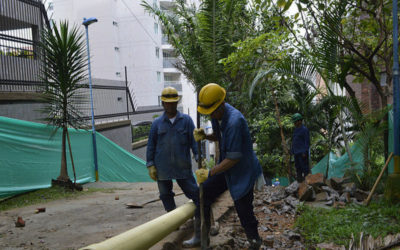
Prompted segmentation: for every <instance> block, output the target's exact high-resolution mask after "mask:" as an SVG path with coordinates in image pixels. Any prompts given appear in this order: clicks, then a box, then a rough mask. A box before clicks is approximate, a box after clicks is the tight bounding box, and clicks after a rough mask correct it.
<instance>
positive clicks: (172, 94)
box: [161, 87, 180, 102]
mask: <svg viewBox="0 0 400 250" xmlns="http://www.w3.org/2000/svg"><path fill="white" fill-rule="evenodd" d="M179 99H180V97H179V95H178V91H177V90H176V89H175V88H173V87H166V88H164V89H163V91H162V92H161V101H163V102H178V101H179Z"/></svg>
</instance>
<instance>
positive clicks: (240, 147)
mask: <svg viewBox="0 0 400 250" xmlns="http://www.w3.org/2000/svg"><path fill="white" fill-rule="evenodd" d="M224 105H225V111H224V115H223V117H222V120H221V125H220V124H219V123H218V120H216V119H211V124H212V127H213V131H214V133H215V135H217V137H218V141H219V150H220V159H219V162H221V161H223V160H224V159H225V158H228V159H231V160H239V161H238V162H237V163H236V164H235V165H234V166H233V167H231V168H230V169H228V170H227V171H225V172H224V174H225V180H226V183H227V185H228V188H229V191H230V193H231V196H232V199H233V200H238V199H240V198H242V197H243V196H244V195H246V194H247V193H248V192H249V191H250V190H251V189H252V188H253V187H254V182H255V181H256V179H257V178H258V176H259V175H260V174H261V172H262V171H261V166H260V163H259V162H258V159H257V157H256V154H255V153H254V151H253V143H252V141H251V138H250V132H249V128H248V126H247V122H246V119H245V118H244V117H243V115H242V113H240V111H239V110H237V109H235V108H234V107H232V106H231V105H229V104H228V103H225V104H224Z"/></svg>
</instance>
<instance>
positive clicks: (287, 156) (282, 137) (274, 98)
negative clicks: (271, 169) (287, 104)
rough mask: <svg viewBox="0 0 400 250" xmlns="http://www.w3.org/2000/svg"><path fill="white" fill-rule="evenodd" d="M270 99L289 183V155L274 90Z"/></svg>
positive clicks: (290, 171) (290, 172)
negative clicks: (272, 104) (272, 101)
mask: <svg viewBox="0 0 400 250" xmlns="http://www.w3.org/2000/svg"><path fill="white" fill-rule="evenodd" d="M271 92H272V99H273V100H274V104H275V114H276V120H277V121H278V126H279V129H280V134H281V140H282V148H283V152H284V154H285V160H284V162H285V165H286V168H287V173H288V180H289V182H290V178H291V177H292V170H291V168H290V153H289V149H288V145H287V143H286V139H285V134H284V133H283V126H282V123H281V114H280V112H279V106H278V101H277V99H276V96H275V93H274V92H275V90H274V89H272V91H271Z"/></svg>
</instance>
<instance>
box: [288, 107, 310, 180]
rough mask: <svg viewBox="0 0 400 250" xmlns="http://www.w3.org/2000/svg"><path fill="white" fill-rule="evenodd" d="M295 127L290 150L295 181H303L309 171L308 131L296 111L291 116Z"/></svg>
mask: <svg viewBox="0 0 400 250" xmlns="http://www.w3.org/2000/svg"><path fill="white" fill-rule="evenodd" d="M292 122H293V123H294V126H295V129H294V131H293V136H292V148H291V152H292V154H293V155H294V165H295V167H296V173H297V181H298V182H299V183H300V182H303V181H304V179H305V178H306V176H307V175H308V174H309V173H310V167H309V161H308V154H309V149H310V133H309V131H308V128H306V127H305V126H304V125H303V117H302V116H301V114H299V113H296V114H294V115H293V116H292Z"/></svg>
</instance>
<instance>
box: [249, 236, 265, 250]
mask: <svg viewBox="0 0 400 250" xmlns="http://www.w3.org/2000/svg"><path fill="white" fill-rule="evenodd" d="M247 240H248V241H249V242H250V247H249V250H259V249H260V246H261V244H262V240H261V239H260V238H258V239H247Z"/></svg>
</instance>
